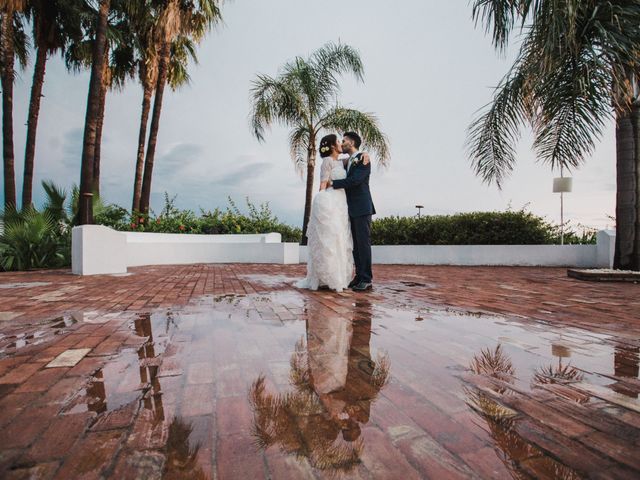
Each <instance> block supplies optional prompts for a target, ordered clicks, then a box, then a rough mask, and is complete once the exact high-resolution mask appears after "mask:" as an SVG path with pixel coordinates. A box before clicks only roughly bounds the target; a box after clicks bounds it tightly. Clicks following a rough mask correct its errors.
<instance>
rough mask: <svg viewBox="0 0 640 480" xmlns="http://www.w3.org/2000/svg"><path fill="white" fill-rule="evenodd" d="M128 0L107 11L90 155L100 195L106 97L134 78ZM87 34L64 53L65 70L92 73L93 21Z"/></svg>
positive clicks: (94, 24)
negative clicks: (94, 127) (91, 153)
mask: <svg viewBox="0 0 640 480" xmlns="http://www.w3.org/2000/svg"><path fill="white" fill-rule="evenodd" d="M126 5H128V1H127V0H123V1H113V2H112V4H111V8H110V19H109V21H108V23H107V27H106V44H105V48H104V52H103V55H104V60H103V64H102V68H103V71H102V77H101V78H102V80H101V84H100V90H99V98H98V113H97V120H96V135H95V146H94V153H93V174H92V176H93V180H92V184H93V192H94V193H95V194H97V195H99V194H100V165H101V152H102V131H103V126H104V115H105V109H106V97H107V93H108V92H109V91H111V90H116V89H122V88H123V87H124V85H125V83H126V80H127V79H129V78H133V77H134V76H135V63H134V58H133V46H132V44H131V42H132V38H131V37H132V35H131V31H130V30H131V25H130V19H129V18H128V16H127V12H126V10H125V9H124V8H123V7H125V6H126ZM85 30H86V34H85V35H84V36H83V37H80V38H76V39H74V41H73V42H71V43H70V45H69V46H68V48H67V49H66V51H65V62H66V65H67V68H68V69H69V70H71V71H74V72H80V71H82V70H85V69H91V68H92V66H93V53H94V44H95V41H96V19H95V18H91V19H90V20H89V21H86V22H85Z"/></svg>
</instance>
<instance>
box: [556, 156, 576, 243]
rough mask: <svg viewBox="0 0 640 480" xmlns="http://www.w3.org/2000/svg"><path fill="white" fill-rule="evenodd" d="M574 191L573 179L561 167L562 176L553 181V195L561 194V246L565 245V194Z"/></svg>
mask: <svg viewBox="0 0 640 480" xmlns="http://www.w3.org/2000/svg"><path fill="white" fill-rule="evenodd" d="M572 189H573V178H571V177H565V176H564V175H563V169H562V167H560V176H559V177H556V178H554V179H553V193H559V194H560V245H564V194H565V193H569V192H571V190H572Z"/></svg>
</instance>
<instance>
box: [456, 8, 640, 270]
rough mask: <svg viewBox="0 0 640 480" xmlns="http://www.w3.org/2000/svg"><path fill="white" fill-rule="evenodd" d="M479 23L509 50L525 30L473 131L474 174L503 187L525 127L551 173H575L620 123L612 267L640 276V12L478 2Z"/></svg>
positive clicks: (475, 12)
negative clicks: (613, 124)
mask: <svg viewBox="0 0 640 480" xmlns="http://www.w3.org/2000/svg"><path fill="white" fill-rule="evenodd" d="M473 18H474V19H475V20H476V21H477V22H481V23H482V24H483V25H484V27H485V29H486V31H487V32H490V33H491V34H492V37H493V43H494V46H495V47H496V48H497V49H500V50H502V49H504V48H506V46H507V45H508V43H509V38H510V35H511V33H512V31H513V30H514V29H520V30H521V31H522V32H525V35H524V40H523V42H522V45H521V47H520V51H519V53H518V56H517V58H516V60H515V62H514V64H513V66H512V67H511V69H510V71H509V73H508V74H507V75H506V76H505V77H504V78H503V80H502V81H501V83H500V84H499V86H498V87H497V88H496V91H495V93H494V96H493V101H492V102H491V103H490V104H489V106H488V108H487V109H486V110H485V111H484V112H483V113H482V114H481V115H480V116H479V117H478V118H477V119H476V120H475V121H474V122H473V124H472V125H471V127H470V129H469V137H468V146H469V154H470V158H471V161H472V164H473V166H474V169H475V171H476V174H477V175H479V176H480V177H482V178H483V180H485V181H486V182H495V183H496V184H497V185H498V186H501V184H502V183H503V182H504V180H505V178H506V177H507V176H508V175H509V173H510V172H511V171H512V169H513V167H514V165H515V161H516V158H515V145H516V142H517V140H518V139H519V131H520V128H521V127H522V126H523V125H524V124H529V125H530V126H531V127H532V129H533V133H534V136H535V141H534V145H533V146H534V149H535V151H536V152H537V154H538V156H539V157H540V159H541V160H542V161H543V162H545V163H548V164H550V165H551V166H552V167H553V168H559V167H564V168H568V169H571V168H575V167H578V166H579V165H580V164H582V163H583V162H584V160H585V158H586V157H587V156H588V155H590V154H591V153H592V152H593V149H594V147H595V141H596V140H597V139H599V138H600V137H601V135H602V130H603V128H604V126H605V125H606V123H607V121H609V120H610V119H612V118H613V117H614V116H615V118H616V138H617V168H618V187H617V188H618V190H617V206H616V254H615V261H614V267H615V268H623V269H634V270H638V269H640V192H638V188H639V186H640V183H639V181H638V172H639V171H640V124H639V123H638V120H639V119H640V110H639V108H640V104H639V96H638V93H639V89H638V73H639V64H638V51H640V4H639V3H638V2H630V1H626V0H612V1H607V2H601V1H598V0H566V1H564V2H560V3H558V2H556V1H553V0H474V3H473Z"/></svg>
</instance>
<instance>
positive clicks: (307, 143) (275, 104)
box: [251, 43, 389, 245]
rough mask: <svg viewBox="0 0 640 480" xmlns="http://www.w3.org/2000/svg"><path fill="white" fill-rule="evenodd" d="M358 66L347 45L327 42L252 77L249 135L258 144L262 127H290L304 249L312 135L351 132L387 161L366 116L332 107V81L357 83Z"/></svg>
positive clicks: (382, 141) (381, 138) (383, 141)
mask: <svg viewBox="0 0 640 480" xmlns="http://www.w3.org/2000/svg"><path fill="white" fill-rule="evenodd" d="M363 71H364V68H363V65H362V60H361V59H360V55H359V54H358V52H357V51H356V50H355V49H353V48H352V47H350V46H348V45H342V44H333V43H328V44H326V45H324V46H323V47H321V48H320V49H318V50H316V51H315V52H314V53H312V54H311V56H309V57H308V58H301V57H297V58H295V59H294V60H293V61H291V62H288V63H286V64H285V65H284V67H283V68H282V69H281V72H280V73H279V74H278V75H277V76H276V77H275V78H274V77H270V76H268V75H258V78H257V79H256V80H255V81H254V82H253V84H252V88H251V94H252V97H253V110H252V112H251V126H252V129H253V134H254V135H255V137H256V138H257V139H258V140H260V141H264V134H265V129H266V128H267V127H269V126H271V125H272V124H273V123H279V124H281V125H285V126H287V127H290V128H292V130H291V133H290V135H289V146H290V151H291V158H292V160H293V162H294V164H295V166H296V168H297V169H298V170H300V171H302V170H303V169H304V168H305V167H306V170H307V179H306V194H305V203H304V217H303V223H302V244H303V245H306V241H307V240H306V234H307V225H308V223H309V216H310V214H311V198H312V196H313V179H314V172H315V166H316V150H317V149H316V146H317V142H318V136H319V135H320V133H321V132H323V131H326V132H330V131H340V132H343V131H347V130H356V131H358V132H359V133H360V135H361V136H362V139H363V141H364V143H365V144H366V146H367V148H370V149H371V150H373V151H374V152H376V153H377V154H378V158H379V161H380V162H381V163H382V164H386V163H387V161H388V160H389V145H388V141H387V138H386V136H385V135H384V134H383V133H382V131H381V130H380V128H379V126H378V121H377V119H376V117H375V116H374V115H372V114H370V113H363V112H360V111H358V110H353V109H348V108H343V107H340V106H337V105H336V104H335V99H336V97H337V94H338V93H339V91H340V84H339V82H338V77H339V76H340V75H345V74H349V73H350V74H352V75H354V76H355V78H356V79H357V80H359V81H362V80H363Z"/></svg>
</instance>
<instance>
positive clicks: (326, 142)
mask: <svg viewBox="0 0 640 480" xmlns="http://www.w3.org/2000/svg"><path fill="white" fill-rule="evenodd" d="M337 144H338V137H337V135H334V134H331V135H325V136H324V137H322V140H320V156H321V157H322V158H324V157H329V156H331V147H333V146H334V145H337Z"/></svg>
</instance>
